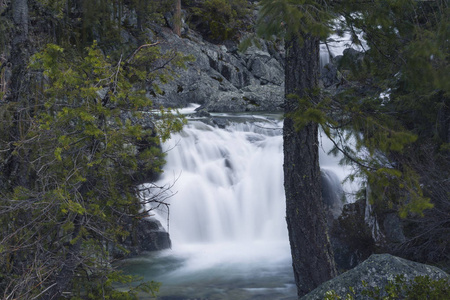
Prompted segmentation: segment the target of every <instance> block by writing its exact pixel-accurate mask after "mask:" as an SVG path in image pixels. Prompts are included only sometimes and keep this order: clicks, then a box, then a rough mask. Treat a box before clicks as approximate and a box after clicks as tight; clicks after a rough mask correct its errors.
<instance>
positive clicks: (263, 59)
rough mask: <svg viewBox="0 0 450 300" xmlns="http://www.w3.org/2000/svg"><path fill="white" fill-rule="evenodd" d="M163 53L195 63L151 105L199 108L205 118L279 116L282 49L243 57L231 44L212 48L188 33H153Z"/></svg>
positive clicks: (264, 48) (252, 52)
mask: <svg viewBox="0 0 450 300" xmlns="http://www.w3.org/2000/svg"><path fill="white" fill-rule="evenodd" d="M154 31H155V35H156V38H157V39H158V40H160V41H161V48H162V50H163V51H168V50H176V51H179V52H181V53H183V54H185V55H191V56H192V57H194V59H195V60H194V61H192V62H190V63H188V66H187V69H179V70H177V76H176V77H175V79H174V80H173V81H171V82H169V83H167V84H165V85H162V86H161V89H162V94H161V95H157V97H156V99H155V100H154V103H155V104H156V105H158V104H161V105H163V106H171V107H184V106H186V104H187V103H198V104H201V105H202V106H201V108H200V110H206V111H209V112H245V111H271V112H274V111H281V105H282V103H283V98H284V53H283V50H282V48H283V47H282V46H279V47H278V46H276V45H274V44H268V43H263V46H262V47H261V49H258V48H256V47H252V48H250V49H249V50H247V51H246V52H245V53H241V52H239V51H238V50H237V45H236V44H235V43H231V42H230V43H227V45H215V44H211V43H209V42H207V41H205V40H204V39H203V38H202V37H201V36H200V35H199V34H198V33H196V32H194V31H192V30H188V31H187V34H186V36H185V37H184V38H180V37H178V36H177V35H175V34H173V32H172V31H171V30H170V29H169V28H163V27H158V26H155V27H154Z"/></svg>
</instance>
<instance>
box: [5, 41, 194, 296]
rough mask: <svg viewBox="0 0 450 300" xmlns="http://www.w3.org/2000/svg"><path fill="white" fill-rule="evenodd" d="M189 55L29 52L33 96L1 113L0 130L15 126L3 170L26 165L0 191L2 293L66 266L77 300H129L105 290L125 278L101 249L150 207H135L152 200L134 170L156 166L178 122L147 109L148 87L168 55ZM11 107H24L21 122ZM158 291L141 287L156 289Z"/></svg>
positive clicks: (35, 286) (50, 278) (25, 287)
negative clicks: (128, 220)
mask: <svg viewBox="0 0 450 300" xmlns="http://www.w3.org/2000/svg"><path fill="white" fill-rule="evenodd" d="M187 59H188V58H185V57H183V56H180V55H178V54H176V53H175V52H168V53H166V54H161V53H160V52H159V49H158V48H157V47H156V45H143V46H141V47H140V48H139V49H138V50H136V51H135V52H133V53H132V54H131V55H129V56H128V58H127V59H124V58H123V57H121V58H120V59H119V60H117V61H114V60H113V59H111V58H110V57H108V56H105V55H104V54H103V52H102V50H101V49H100V48H99V47H98V46H97V44H96V43H95V42H94V44H93V45H92V46H90V47H87V48H86V49H85V50H84V51H83V53H81V54H80V53H78V52H76V51H72V50H66V49H64V48H62V47H61V46H58V45H55V44H48V45H47V46H46V47H45V49H43V50H42V51H41V52H38V53H36V54H35V55H33V56H32V58H31V62H30V71H31V72H32V73H33V74H36V75H35V76H36V77H35V79H36V81H37V82H40V83H41V85H39V86H37V89H36V90H34V91H33V92H34V94H32V96H33V97H35V101H33V102H30V103H29V104H28V105H27V106H21V105H25V104H24V103H19V104H16V105H12V104H11V105H7V106H2V107H1V109H0V111H1V114H2V115H6V116H10V117H8V118H10V119H11V121H12V122H11V123H4V122H2V126H3V128H4V129H5V132H13V131H14V130H16V129H17V128H18V129H19V131H20V132H21V134H20V135H18V136H16V137H15V140H14V141H13V142H2V147H3V146H4V147H7V148H6V150H5V151H2V153H0V155H1V157H0V158H1V162H2V169H1V170H2V172H4V171H7V170H8V169H7V168H5V167H4V165H3V163H8V162H11V160H13V159H15V160H17V162H18V165H20V166H22V167H25V168H26V169H25V170H22V171H21V173H19V174H20V175H19V174H14V173H12V174H11V176H9V177H8V179H9V181H8V183H5V184H2V190H0V207H1V210H0V212H1V214H0V225H1V226H2V228H4V230H3V232H2V233H1V235H0V239H1V240H2V249H1V252H0V269H1V270H2V271H1V276H3V277H8V278H9V280H8V281H7V284H8V285H4V284H1V285H0V290H1V291H2V294H3V293H5V295H6V294H9V293H10V294H11V295H15V296H14V297H18V298H23V299H31V298H32V297H33V296H37V295H39V294H40V293H41V292H42V293H44V291H46V289H47V288H48V289H49V290H51V287H52V282H55V280H56V278H58V276H67V275H64V274H67V268H72V269H69V274H73V276H74V277H73V278H72V277H71V276H72V275H71V276H70V277H68V278H65V280H66V282H67V283H68V287H67V289H68V290H70V291H73V292H76V291H78V296H77V297H78V299H80V298H82V299H86V297H87V298H88V299H98V298H99V297H103V298H104V299H135V298H136V297H135V295H136V293H135V292H132V293H126V292H119V291H117V290H115V289H113V288H112V284H113V283H114V282H123V281H124V280H125V281H126V282H125V283H128V282H129V281H130V280H131V278H130V277H128V276H125V275H123V274H120V273H117V272H115V271H114V270H113V269H112V267H111V265H110V263H109V262H110V259H111V258H110V256H109V253H108V251H109V250H110V249H111V247H113V246H112V245H115V244H116V243H117V242H118V240H119V239H121V238H123V237H126V236H127V235H128V232H126V230H125V229H124V226H125V222H124V219H125V218H135V217H137V218H140V217H143V216H145V215H146V214H147V213H148V211H147V210H145V209H144V210H141V208H142V207H143V205H145V204H147V203H149V202H151V201H153V200H155V198H152V196H151V195H150V196H149V198H145V199H144V198H140V197H139V191H138V189H137V187H136V184H137V183H136V182H137V178H138V177H139V176H140V175H139V173H141V172H150V173H153V174H157V173H159V172H161V166H162V165H163V163H164V153H162V152H161V149H160V148H159V147H158V145H159V143H160V140H164V139H167V138H168V137H169V135H170V133H171V132H173V131H177V130H180V129H181V127H182V125H183V124H184V119H183V118H181V117H179V116H177V115H175V114H173V113H172V112H171V111H169V110H167V111H166V110H164V109H160V110H159V112H155V111H154V109H153V107H152V103H151V100H150V99H149V98H147V97H146V90H145V88H146V85H147V84H149V83H151V82H152V81H156V80H158V81H159V82H166V81H168V80H170V78H171V76H172V72H171V71H170V68H171V67H170V65H167V63H168V61H171V63H172V65H177V66H181V65H183V63H184V61H186V60H187ZM166 65H167V66H166ZM165 66H166V67H165ZM19 109H20V110H19ZM5 110H6V111H5ZM17 111H19V112H20V111H25V112H26V113H22V114H21V115H19V116H20V119H18V118H17V115H18V113H17ZM7 138H10V137H9V136H2V139H7ZM8 145H9V146H8ZM8 147H9V148H8ZM17 175H19V176H21V177H22V178H19V177H16V176H17ZM30 254H31V255H32V257H30ZM71 257H76V264H75V263H73V262H71ZM23 265H26V266H27V267H26V269H27V273H26V274H24V273H23ZM68 266H69V267H68ZM61 274H62V275H61ZM74 278H75V280H74V281H72V279H74ZM15 286H16V287H15ZM13 287H15V288H13ZM157 287H158V286H157V284H155V283H149V284H143V285H141V286H140V289H141V290H144V291H147V292H150V293H151V294H154V293H155V292H156V290H157ZM77 297H75V298H74V299H77Z"/></svg>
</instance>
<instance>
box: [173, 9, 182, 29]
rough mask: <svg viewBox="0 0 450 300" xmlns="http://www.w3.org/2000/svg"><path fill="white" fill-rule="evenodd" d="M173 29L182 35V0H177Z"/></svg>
mask: <svg viewBox="0 0 450 300" xmlns="http://www.w3.org/2000/svg"><path fill="white" fill-rule="evenodd" d="M173 31H174V32H175V34H176V35H178V36H181V0H176V1H175V15H174V19H173Z"/></svg>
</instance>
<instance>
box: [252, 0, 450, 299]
mask: <svg viewBox="0 0 450 300" xmlns="http://www.w3.org/2000/svg"><path fill="white" fill-rule="evenodd" d="M261 7H262V8H261V11H260V18H259V25H258V28H257V33H258V34H259V35H260V36H262V37H265V38H273V36H274V35H275V36H282V37H283V38H284V39H285V49H286V79H285V80H286V83H285V84H286V85H285V87H286V100H285V124H284V126H285V128H284V133H283V136H284V152H285V162H284V170H285V191H286V204H287V211H286V215H287V223H288V228H289V237H290V243H291V251H292V256H293V266H294V273H295V276H296V283H297V287H298V291H299V296H301V295H303V294H305V293H307V292H308V291H309V290H311V289H312V288H314V287H315V286H317V285H318V284H320V283H321V282H322V281H324V280H326V279H328V278H330V277H331V276H333V275H334V274H335V272H334V269H333V268H334V267H333V261H332V258H331V250H329V243H328V240H327V238H326V229H325V226H322V224H323V221H321V220H322V215H323V211H322V210H323V208H322V207H321V203H320V202H321V199H320V186H319V184H320V183H319V179H320V178H319V177H318V176H317V173H318V157H317V145H318V141H317V124H319V125H320V126H321V127H322V129H323V132H324V133H325V134H326V135H327V136H328V137H330V138H331V139H332V140H333V141H334V142H335V146H336V147H335V149H334V151H336V152H337V151H340V152H342V153H343V154H344V156H345V159H344V160H345V161H346V162H347V163H351V164H354V165H355V166H356V167H357V168H358V170H359V171H358V172H357V173H356V174H353V175H352V176H351V177H354V176H360V177H362V178H363V182H365V183H367V187H368V189H367V190H370V193H367V195H369V200H370V201H371V203H374V202H378V203H379V204H381V205H384V206H386V207H390V208H391V209H392V208H393V209H396V210H397V211H399V212H400V215H401V216H403V217H405V216H407V215H408V214H411V213H414V214H423V211H424V210H425V209H429V208H431V207H432V206H433V205H432V204H431V203H430V199H429V198H428V197H427V195H425V194H424V193H423V190H422V186H423V184H422V183H421V182H423V178H421V176H420V175H419V173H418V171H417V168H416V166H415V163H412V164H411V161H409V162H408V159H404V154H406V153H410V152H407V149H408V148H411V147H412V146H413V143H414V142H415V141H416V140H417V138H418V136H417V133H418V131H417V130H420V128H421V126H422V125H424V126H426V127H427V128H428V129H429V130H430V129H431V130H433V128H434V129H437V126H434V125H431V126H430V124H439V125H438V126H439V128H441V129H440V132H441V133H440V134H439V135H438V136H439V137H440V139H441V142H440V145H441V146H440V147H441V148H442V147H444V148H445V145H447V144H446V143H448V138H447V137H446V135H447V132H448V128H450V127H449V125H448V124H449V122H448V120H449V118H448V117H442V114H444V115H445V114H446V113H448V82H449V80H448V74H449V72H448V70H449V67H448V39H446V38H443V36H448V28H449V27H448V19H449V18H448V13H449V9H448V4H447V3H446V2H445V1H437V2H436V3H434V2H433V3H428V2H427V1H408V0H407V1H390V0H383V1H369V2H361V1H335V2H328V1H308V0H306V1H303V0H302V1H300V0H299V1H295V0H294V1H288V0H266V1H265V0H263V1H261ZM336 21H338V23H339V22H340V23H341V25H342V26H341V27H340V28H337V27H339V26H336ZM336 29H338V31H341V32H342V31H344V30H345V31H348V32H350V35H351V39H352V40H351V42H353V43H358V44H359V43H361V41H360V40H359V37H360V36H363V37H364V38H365V39H366V41H367V42H368V45H369V49H366V52H365V58H364V59H363V60H362V62H361V61H359V62H358V64H355V65H353V66H351V70H353V71H354V72H353V73H352V76H353V77H349V76H348V74H345V76H344V78H343V82H342V83H344V87H343V88H341V89H340V93H338V95H333V96H328V95H326V94H323V93H321V92H320V91H319V90H318V84H317V76H318V66H317V64H318V59H319V58H318V44H319V40H320V39H322V40H325V39H326V37H327V35H328V34H329V32H330V31H331V30H336ZM383 92H384V93H386V92H388V93H389V100H388V101H386V99H385V98H384V97H382V96H380V95H382V93H383ZM411 99H415V100H416V101H417V102H416V103H414V102H413V103H414V104H412V103H411V102H408V100H411ZM430 100H431V102H430ZM415 105H419V106H416V107H414V106H415ZM422 105H423V106H422ZM430 105H431V106H430ZM413 107H414V108H413ZM431 107H435V108H436V109H437V108H438V107H439V109H437V111H436V110H434V111H433V112H431V111H430V108H431ZM415 109H420V110H421V111H427V112H431V114H430V115H429V116H431V118H432V119H433V118H436V117H437V115H436V114H438V115H441V117H440V120H441V121H440V122H439V123H436V122H435V123H433V121H431V122H430V123H428V122H427V121H425V120H424V119H422V120H423V123H421V125H419V124H414V123H411V119H409V117H412V118H413V119H414V120H419V118H418V115H417V114H416V113H414V111H415ZM432 110H433V109H432ZM438 111H439V113H438ZM411 112H412V113H411ZM405 113H406V114H405ZM433 114H434V115H433ZM405 116H408V117H406V118H404V117H405ZM413 116H414V117H413ZM435 120H436V119H435ZM444 120H445V121H444ZM405 121H406V122H405ZM425 124H428V125H425ZM445 124H446V125H445ZM436 132H439V130H436ZM419 137H420V135H419ZM361 154H362V155H361ZM445 155H446V156H447V159H446V160H444V161H447V162H448V152H447V154H445ZM402 157H403V158H402ZM445 165H448V163H445ZM311 190H313V191H311ZM445 193H446V190H445V189H443V190H440V191H439V193H438V194H445ZM447 193H448V189H447ZM447 203H448V201H447ZM324 237H325V238H324ZM321 255H324V256H321ZM318 257H322V259H321V261H320V262H317V261H316V258H318ZM329 258H330V259H329ZM302 260H303V261H302ZM329 266H330V267H329ZM320 272H322V274H324V275H323V276H316V275H318V274H319V273H320Z"/></svg>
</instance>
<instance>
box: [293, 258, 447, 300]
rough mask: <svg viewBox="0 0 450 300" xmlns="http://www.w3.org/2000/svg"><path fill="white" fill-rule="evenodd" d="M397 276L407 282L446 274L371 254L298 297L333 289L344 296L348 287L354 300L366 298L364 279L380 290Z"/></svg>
mask: <svg viewBox="0 0 450 300" xmlns="http://www.w3.org/2000/svg"><path fill="white" fill-rule="evenodd" d="M397 275H403V276H404V277H405V279H406V280H408V281H410V280H412V279H414V278H415V277H417V276H429V277H430V278H432V279H441V278H448V277H449V275H448V274H447V273H445V272H444V271H442V270H441V269H439V268H437V267H433V266H429V265H424V264H420V263H416V262H413V261H409V260H406V259H403V258H399V257H396V256H392V255H390V254H374V255H372V256H370V257H369V258H368V259H367V260H365V261H364V262H363V263H361V264H360V265H358V266H357V267H356V268H354V269H352V270H350V271H347V272H345V273H343V274H341V275H339V276H338V277H336V278H334V279H331V280H329V281H327V282H325V283H323V284H322V285H320V286H319V287H317V288H316V289H315V290H313V291H312V292H310V293H309V294H307V295H305V296H304V297H302V298H301V299H302V300H313V299H321V300H322V299H324V296H325V293H326V292H327V291H335V292H336V294H337V295H339V296H341V297H343V298H345V295H346V294H347V293H350V290H349V287H352V288H353V289H354V291H355V295H356V296H355V299H367V298H366V297H364V296H362V295H361V291H362V290H364V289H365V287H364V286H363V284H362V282H363V281H364V282H366V283H367V286H368V287H379V288H380V289H383V287H384V286H385V285H386V284H387V283H388V281H389V280H393V279H394V278H395V277H396V276H397Z"/></svg>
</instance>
